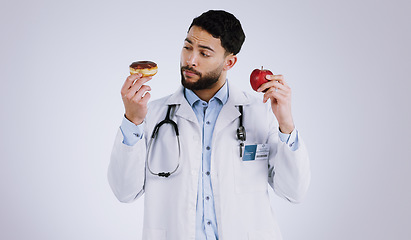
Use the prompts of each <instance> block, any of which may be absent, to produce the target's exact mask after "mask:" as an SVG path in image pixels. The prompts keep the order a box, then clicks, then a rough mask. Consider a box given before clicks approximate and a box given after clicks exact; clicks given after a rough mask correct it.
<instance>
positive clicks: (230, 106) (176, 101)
mask: <svg viewBox="0 0 411 240" xmlns="http://www.w3.org/2000/svg"><path fill="white" fill-rule="evenodd" d="M226 84H228V86H227V87H228V99H227V103H226V104H224V106H223V108H222V109H221V112H220V117H219V119H221V120H218V121H217V123H216V129H215V130H218V129H219V126H220V125H222V126H226V125H227V124H228V123H230V122H231V121H233V120H235V119H236V118H238V117H239V116H240V112H239V111H238V109H237V106H239V105H243V106H244V105H249V104H250V100H249V99H248V97H247V96H246V95H245V94H244V93H243V92H242V91H241V90H239V89H238V88H236V86H235V85H234V84H231V83H230V82H229V81H228V80H227V82H226ZM166 105H179V107H178V108H177V110H176V113H175V115H176V116H180V117H182V118H184V119H187V120H189V121H192V122H194V123H198V120H197V117H196V115H195V113H194V111H193V109H192V108H191V106H190V104H189V103H188V101H187V99H186V98H185V96H184V87H183V86H180V87H179V89H178V90H177V91H176V92H175V93H174V94H172V95H171V96H170V97H169V98H168V99H167V101H166ZM219 122H220V123H219Z"/></svg>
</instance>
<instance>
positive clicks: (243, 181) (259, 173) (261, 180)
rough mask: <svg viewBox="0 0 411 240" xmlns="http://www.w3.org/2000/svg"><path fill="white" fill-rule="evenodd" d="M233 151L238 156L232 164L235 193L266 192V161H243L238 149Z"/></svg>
mask: <svg viewBox="0 0 411 240" xmlns="http://www.w3.org/2000/svg"><path fill="white" fill-rule="evenodd" d="M234 151H235V152H237V153H236V155H237V156H238V157H237V158H236V159H235V161H234V163H233V164H234V178H235V191H236V192H237V193H252V192H260V191H267V182H268V161H267V160H253V161H243V159H242V158H241V157H240V155H239V153H238V152H239V151H238V147H237V148H235V149H234Z"/></svg>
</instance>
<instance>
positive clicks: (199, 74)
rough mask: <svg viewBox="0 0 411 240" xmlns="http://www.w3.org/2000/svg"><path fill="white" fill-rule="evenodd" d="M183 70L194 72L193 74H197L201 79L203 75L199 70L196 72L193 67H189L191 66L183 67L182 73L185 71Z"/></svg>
mask: <svg viewBox="0 0 411 240" xmlns="http://www.w3.org/2000/svg"><path fill="white" fill-rule="evenodd" d="M183 70H187V71H190V72H193V73H195V74H197V75H198V76H200V77H201V73H200V72H198V71H197V70H195V69H194V68H191V67H189V66H183V67H181V71H183Z"/></svg>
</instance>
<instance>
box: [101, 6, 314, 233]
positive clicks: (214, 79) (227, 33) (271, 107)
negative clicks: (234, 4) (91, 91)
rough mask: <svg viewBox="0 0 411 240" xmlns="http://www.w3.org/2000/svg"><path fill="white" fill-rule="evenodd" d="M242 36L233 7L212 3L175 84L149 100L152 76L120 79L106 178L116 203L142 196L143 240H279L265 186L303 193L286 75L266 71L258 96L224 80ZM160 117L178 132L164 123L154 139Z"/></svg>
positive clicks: (301, 152)
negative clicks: (120, 107)
mask: <svg viewBox="0 0 411 240" xmlns="http://www.w3.org/2000/svg"><path fill="white" fill-rule="evenodd" d="M244 40H245V35H244V32H243V30H242V27H241V24H240V22H239V21H238V20H237V19H236V18H235V17H234V16H233V15H232V14H230V13H228V12H225V11H213V10H210V11H208V12H205V13H203V14H202V15H201V16H199V17H197V18H195V19H194V20H193V22H192V24H191V25H190V27H189V29H188V33H187V37H186V38H185V40H184V45H183V48H182V52H181V60H180V61H181V62H180V65H181V83H182V87H181V88H180V89H178V91H177V92H175V93H174V94H172V95H169V96H167V97H164V98H162V99H159V100H155V101H152V102H150V104H148V101H149V98H150V93H149V92H148V91H150V90H151V89H150V87H149V86H148V85H146V83H147V82H148V81H149V80H150V79H151V78H150V77H149V78H142V77H141V76H140V75H139V74H134V75H130V76H129V77H128V78H127V79H126V81H125V83H124V85H123V87H122V89H121V94H122V98H123V102H124V107H125V115H124V119H123V122H122V124H121V126H120V129H119V131H118V134H117V137H116V139H115V143H114V147H113V151H112V155H111V161H110V165H109V169H108V180H109V183H110V186H111V188H112V190H113V192H114V194H115V196H116V197H117V198H118V199H119V200H120V201H121V202H132V201H134V200H136V199H137V198H139V197H141V196H143V195H144V196H145V201H144V205H145V206H144V226H143V239H144V240H146V239H147V240H148V239H156V240H159V239H172V240H186V239H193V240H194V239H198V240H200V239H221V240H233V239H235V240H241V239H244V240H245V239H258V240H264V239H270V240H273V239H274V240H277V239H281V234H280V233H279V231H278V228H277V225H276V221H275V219H274V214H273V211H272V209H271V206H270V200H269V195H268V187H271V188H273V189H274V191H275V192H276V193H277V195H279V196H281V197H283V198H285V199H287V200H288V201H290V202H299V201H301V200H302V198H303V196H304V195H305V193H306V191H307V188H308V185H309V180H310V170H309V160H308V155H307V151H306V148H305V145H304V143H303V140H302V138H301V136H300V135H299V133H298V131H297V129H295V126H294V123H293V118H292V115H291V90H290V87H289V86H288V84H287V83H286V81H285V79H284V77H283V76H282V75H272V76H267V79H268V80H269V81H268V82H267V83H265V84H263V85H262V86H261V87H260V88H259V90H258V91H260V92H263V91H265V93H264V97H263V100H262V101H261V99H256V98H254V97H252V96H250V95H249V94H247V93H244V92H242V91H240V90H238V89H236V87H235V85H236V84H235V80H230V81H228V80H227V78H226V77H227V72H228V70H230V69H231V68H232V67H233V66H234V65H235V64H236V62H237V53H238V52H239V51H240V48H241V46H242V44H243V42H244ZM267 101H268V102H270V104H265V103H266V102H267ZM166 118H169V119H171V120H172V121H174V122H175V123H176V125H177V127H178V133H179V134H178V136H177V134H176V131H175V129H174V128H173V126H172V124H164V125H162V126H161V127H160V129H159V131H158V134H157V135H156V137H155V138H154V140H151V137H152V136H151V135H152V132H153V129H154V128H155V126H156V125H157V124H158V123H159V122H161V121H162V120H164V119H166ZM241 128H243V130H240V129H241ZM238 131H240V134H237V132H238ZM244 132H245V136H241V134H242V133H244ZM239 135H240V136H239Z"/></svg>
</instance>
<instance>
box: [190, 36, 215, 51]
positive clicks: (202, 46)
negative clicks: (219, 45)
mask: <svg viewBox="0 0 411 240" xmlns="http://www.w3.org/2000/svg"><path fill="white" fill-rule="evenodd" d="M185 41H186V42H188V43H189V44H193V42H192V41H191V40H190V39H188V38H186V39H185ZM198 47H200V48H204V49H208V50H210V51H212V52H215V51H214V49H212V48H211V47H209V46H205V45H198Z"/></svg>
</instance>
